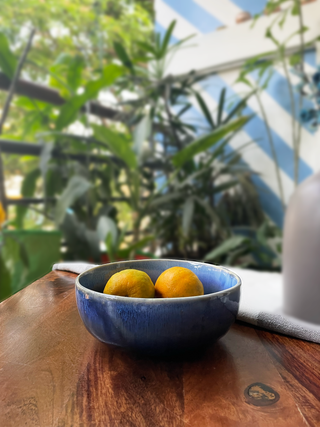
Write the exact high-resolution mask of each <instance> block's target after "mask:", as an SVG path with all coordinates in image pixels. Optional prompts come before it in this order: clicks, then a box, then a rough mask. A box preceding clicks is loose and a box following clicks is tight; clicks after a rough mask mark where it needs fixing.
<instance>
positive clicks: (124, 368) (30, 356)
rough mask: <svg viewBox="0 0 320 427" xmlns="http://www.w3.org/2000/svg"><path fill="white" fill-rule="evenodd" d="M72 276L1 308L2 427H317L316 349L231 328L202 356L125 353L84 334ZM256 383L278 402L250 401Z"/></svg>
mask: <svg viewBox="0 0 320 427" xmlns="http://www.w3.org/2000/svg"><path fill="white" fill-rule="evenodd" d="M75 277H76V276H75V275H73V274H71V273H64V272H52V273H50V274H49V275H47V276H46V277H44V278H42V279H41V280H39V281H37V282H35V283H33V284H32V285H30V286H28V287H27V288H25V289H24V290H22V291H21V292H19V293H18V294H16V295H14V296H12V297H11V298H9V299H8V300H6V301H5V302H3V303H1V304H0V324H1V328H0V426H1V427H11V426H15V427H19V426H32V427H34V426H44V427H50V426H55V427H69V426H83V427H88V426H89V427H91V426H92V427H97V426H101V427H105V426H112V427H118V426H119V427H127V426H128V427H129V426H130V427H131V426H138V427H140V426H141V427H144V426H146V427H149V426H150V427H153V426H155V427H158V426H160V427H162V426H164V427H165V426H169V427H171V426H173V427H175V426H179V427H180V426H194V427H198V426H199V427H210V426H214V427H220V426H222V427H224V426H250V427H252V426H254V427H256V426H257V427H259V426H261V427H264V426H265V427H273V426H284V427H285V426H288V427H300V426H319V425H320V400H319V393H318V392H319V390H320V374H319V366H320V346H318V345H316V344H311V343H307V342H303V341H301V340H295V339H291V338H288V337H285V336H281V335H279V334H273V333H270V332H267V331H263V330H261V329H258V328H253V327H250V326H248V325H244V324H236V325H234V326H233V327H232V329H231V330H230V331H229V333H228V334H227V335H226V336H225V337H223V338H222V339H221V340H220V341H219V342H218V343H217V344H215V345H214V346H213V347H212V348H211V349H209V350H208V351H207V352H206V353H204V354H202V355H198V356H193V357H192V358H191V357H190V358H186V357H185V358H184V359H183V360H182V359H180V360H179V359H175V360H174V359H172V360H169V359H167V360H163V359H162V360H161V359H154V358H153V359H151V358H145V357H142V356H137V355H133V354H130V353H126V352H124V351H121V350H119V349H115V348H110V347H108V346H107V345H105V344H102V343H100V342H99V341H97V340H96V339H95V338H93V337H92V336H91V335H90V334H89V333H88V332H87V330H86V329H85V327H84V326H83V324H82V322H81V319H80V317H79V314H78V311H77V307H76V303H75V293H74V279H75ZM255 383H259V384H262V387H263V385H264V386H265V387H266V390H269V391H270V390H271V391H272V390H273V391H274V394H272V393H271V394H270V395H271V396H274V395H275V394H276V393H278V394H279V397H280V398H279V400H278V401H276V399H274V402H275V403H274V402H273V401H272V398H273V397H271V401H270V402H265V403H266V404H267V405H268V406H255V405H254V404H252V402H253V401H252V399H251V397H250V396H249V398H248V395H245V390H246V389H248V387H249V386H250V385H252V384H255ZM249 389H250V388H249ZM254 396H255V395H254ZM250 399H251V400H250ZM255 403H257V404H258V405H259V404H260V402H259V400H258V402H255Z"/></svg>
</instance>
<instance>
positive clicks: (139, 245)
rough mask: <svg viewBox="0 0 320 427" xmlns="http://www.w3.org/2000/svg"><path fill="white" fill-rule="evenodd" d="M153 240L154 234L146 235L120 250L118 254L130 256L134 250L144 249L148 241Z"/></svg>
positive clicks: (125, 256)
mask: <svg viewBox="0 0 320 427" xmlns="http://www.w3.org/2000/svg"><path fill="white" fill-rule="evenodd" d="M152 240H154V236H145V237H143V238H142V239H140V240H139V241H138V242H136V243H134V244H132V245H130V246H128V247H127V248H125V249H121V250H119V251H118V253H117V255H118V256H119V257H120V258H124V259H126V258H129V256H130V254H131V253H132V252H134V251H137V250H139V249H140V250H141V249H143V248H144V247H145V246H146V245H147V244H148V243H150V242H151V241H152Z"/></svg>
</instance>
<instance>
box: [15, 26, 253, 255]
mask: <svg viewBox="0 0 320 427" xmlns="http://www.w3.org/2000/svg"><path fill="white" fill-rule="evenodd" d="M174 25H175V23H172V24H171V25H170V27H169V28H168V30H167V32H166V34H165V36H164V37H163V38H161V37H160V35H159V34H155V35H154V36H153V37H152V38H151V39H150V41H148V42H141V41H138V42H137V47H136V49H133V53H132V52H129V51H128V50H127V48H126V46H125V43H122V42H121V41H116V42H114V51H115V52H116V54H117V56H118V61H115V60H113V61H109V62H108V63H107V64H105V65H104V66H103V67H100V68H97V69H96V70H95V72H94V74H93V75H92V76H91V77H90V79H88V78H87V73H86V66H87V65H86V61H82V60H80V59H79V58H78V57H77V56H70V55H69V56H67V57H66V56H65V57H62V58H61V57H60V59H58V60H57V61H55V64H54V65H53V66H52V67H51V71H50V75H51V77H52V73H53V72H57V71H58V70H59V82H58V83H59V85H60V86H59V88H60V90H61V91H62V93H63V95H64V97H65V99H66V103H65V104H64V105H63V106H61V107H59V108H57V107H55V108H52V107H49V106H43V109H42V110H41V111H42V112H44V111H45V109H46V108H47V107H48V112H49V116H47V117H49V121H44V122H42V124H41V127H40V128H39V129H38V130H40V129H41V130H42V132H38V134H37V135H38V140H39V142H41V143H42V146H43V150H42V155H41V157H40V162H39V165H38V166H37V167H36V168H34V169H33V170H31V171H30V172H29V173H28V175H27V176H26V178H25V180H24V184H23V193H24V194H25V195H29V196H30V195H32V194H33V193H34V191H35V190H36V188H37V186H39V183H40V185H42V188H43V191H44V194H45V197H46V203H45V207H44V210H43V214H44V215H45V216H46V217H47V218H48V220H50V221H52V222H54V224H55V225H56V227H58V228H60V229H61V230H62V232H63V234H64V240H65V245H66V248H65V249H66V252H65V254H64V256H65V257H66V258H69V259H70V258H73V259H85V260H87V259H92V260H93V261H95V262H99V261H100V253H101V250H100V244H101V242H102V241H104V242H105V243H106V246H107V249H108V254H109V257H110V259H116V258H118V257H119V256H124V257H129V256H133V255H134V252H135V251H136V250H137V249H139V248H142V247H144V246H145V245H147V244H150V242H152V240H154V243H153V244H157V245H158V246H159V247H160V248H162V251H163V252H164V253H165V252H167V253H170V247H172V249H173V250H174V254H175V255H176V256H183V257H198V258H199V257H200V258H201V257H203V256H205V254H206V253H208V252H209V251H210V250H211V249H212V248H213V247H215V246H217V245H220V244H221V242H222V241H223V240H225V239H228V238H229V237H230V236H231V234H232V227H233V225H234V223H233V221H234V211H233V208H232V209H229V211H228V212H226V206H227V205H226V196H228V197H229V201H230V200H231V201H232V200H235V198H236V197H238V196H239V195H242V196H243V197H244V200H248V199H250V200H251V201H253V204H255V206H256V211H257V215H255V214H254V215H253V214H252V212H249V210H248V212H247V213H246V215H247V218H250V215H251V217H252V216H254V219H253V221H252V222H251V224H254V225H256V224H259V221H260V218H259V215H260V214H261V211H260V210H259V209H260V208H259V205H258V203H257V201H256V200H257V199H256V197H255V196H254V197H253V196H252V194H255V192H254V187H253V185H252V183H251V181H250V174H251V171H250V170H248V168H246V167H244V166H243V165H242V164H241V154H240V151H237V152H235V153H232V154H227V153H226V151H225V148H226V146H227V144H228V142H229V141H230V139H231V138H232V136H233V135H235V134H236V132H237V131H239V130H240V129H241V128H242V126H244V124H245V123H246V122H247V121H248V120H250V117H245V116H242V109H243V107H244V106H245V103H246V100H247V98H246V99H244V100H243V101H241V102H240V103H238V104H237V105H235V106H234V107H233V108H232V109H231V111H230V113H229V114H228V115H227V116H226V117H223V115H222V111H223V110H224V103H225V102H226V101H225V91H222V93H221V98H220V103H219V108H218V111H217V114H214V113H212V112H211V111H209V109H208V107H207V105H206V103H205V101H204V99H203V98H202V96H201V93H200V92H199V91H198V90H197V84H198V83H199V82H200V81H201V80H203V79H205V78H206V76H198V75H196V74H195V73H189V74H188V75H184V76H180V77H174V76H167V75H166V74H165V70H166V64H167V63H168V61H169V60H170V57H171V55H173V54H174V52H175V50H176V49H178V48H180V45H181V43H182V42H179V43H177V44H174V45H171V44H170V38H171V35H172V32H173V29H174ZM119 60H120V62H121V65H119ZM55 67H57V68H55ZM55 85H57V80H56V83H55ZM102 92H104V93H106V92H108V93H109V95H110V96H111V95H112V96H113V97H114V99H115V100H116V103H117V108H118V117H117V120H115V121H113V122H112V123H111V122H110V121H106V120H99V121H97V120H96V119H95V120H92V118H91V116H90V107H89V105H90V104H89V103H88V102H89V101H90V100H94V99H97V97H98V96H99V94H101V93H102ZM124 94H126V97H124ZM128 94H130V99H129V100H128ZM20 102H22V103H24V104H25V105H29V104H28V102H29V100H28V99H22V100H21V98H20ZM192 103H197V105H198V107H199V109H200V110H201V111H202V113H203V115H204V117H205V119H206V125H205V126H204V127H203V128H202V129H201V131H202V132H201V135H200V136H199V128H198V126H197V124H196V123H193V122H192V120H190V118H188V114H189V113H190V112H192V108H193V106H192V105H193V104H192ZM49 110H50V111H49ZM71 127H73V128H74V127H78V129H80V130H81V131H80V132H79V131H78V132H77V134H75V133H72V130H71ZM50 128H52V129H50ZM54 153H55V155H53V154H54ZM79 153H81V154H82V156H81V157H79ZM57 154H59V156H57ZM160 181H162V182H160ZM54 199H56V202H55V201H54ZM115 199H116V200H118V199H121V201H122V202H123V203H126V204H127V205H128V206H129V209H130V212H131V221H130V223H131V224H130V225H131V226H132V237H131V240H128V238H127V237H126V234H127V233H128V231H129V227H130V225H129V224H127V225H126V224H121V222H120V220H119V212H118V210H117V209H116V208H115V203H114V202H115ZM237 200H239V198H238V199H237ZM236 205H237V203H234V204H233V205H232V206H233V207H235V206H236ZM244 206H246V204H244ZM229 207H230V204H229ZM244 210H246V208H244ZM24 215H25V209H21V208H18V209H17V216H16V218H15V223H16V225H18V226H21V225H22V224H23V218H24ZM260 222H261V221H260ZM129 238H130V236H129Z"/></svg>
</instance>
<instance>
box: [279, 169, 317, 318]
mask: <svg viewBox="0 0 320 427" xmlns="http://www.w3.org/2000/svg"><path fill="white" fill-rule="evenodd" d="M283 286H284V294H283V310H284V312H285V314H288V315H290V316H294V317H297V318H299V319H301V320H305V321H307V322H312V323H316V324H320V172H318V173H317V174H315V175H312V176H311V177H310V178H308V179H306V180H305V181H304V182H303V183H302V184H300V185H299V186H298V188H297V190H296V191H295V193H294V194H293V196H292V198H291V200H290V203H289V206H288V208H287V212H286V215H285V222H284V231H283Z"/></svg>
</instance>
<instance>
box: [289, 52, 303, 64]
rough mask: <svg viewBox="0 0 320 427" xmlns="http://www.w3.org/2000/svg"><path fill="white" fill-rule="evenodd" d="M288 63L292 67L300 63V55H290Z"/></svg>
mask: <svg viewBox="0 0 320 427" xmlns="http://www.w3.org/2000/svg"><path fill="white" fill-rule="evenodd" d="M289 63H290V65H291V67H294V66H295V65H297V64H300V63H301V55H300V54H299V53H296V54H294V55H291V56H290V57H289Z"/></svg>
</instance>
